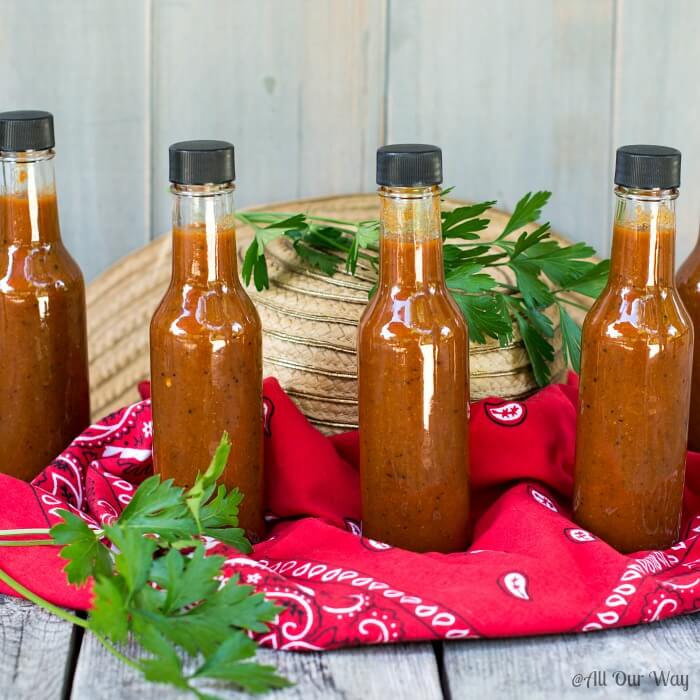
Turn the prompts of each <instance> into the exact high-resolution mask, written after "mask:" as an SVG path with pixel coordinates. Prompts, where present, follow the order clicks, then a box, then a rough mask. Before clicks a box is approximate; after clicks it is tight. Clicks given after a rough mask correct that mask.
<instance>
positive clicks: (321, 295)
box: [87, 195, 585, 433]
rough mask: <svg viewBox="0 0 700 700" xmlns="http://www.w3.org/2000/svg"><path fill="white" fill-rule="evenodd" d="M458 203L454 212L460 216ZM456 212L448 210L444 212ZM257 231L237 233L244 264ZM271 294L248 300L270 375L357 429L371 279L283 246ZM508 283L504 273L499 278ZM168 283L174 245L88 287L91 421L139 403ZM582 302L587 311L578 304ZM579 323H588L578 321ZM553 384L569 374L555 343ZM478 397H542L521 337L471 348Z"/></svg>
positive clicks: (352, 209)
mask: <svg viewBox="0 0 700 700" xmlns="http://www.w3.org/2000/svg"><path fill="white" fill-rule="evenodd" d="M454 204H455V202H453V203H452V206H454ZM377 206H378V205H377V198H376V195H355V196H347V197H332V198H324V199H306V200H298V201H294V202H284V203H279V204H274V205H265V206H261V207H256V209H257V210H262V211H284V212H299V211H304V212H308V213H313V214H317V215H322V216H330V217H335V218H340V219H348V220H360V219H368V218H374V217H376V216H377ZM446 206H450V202H447V203H446ZM489 216H490V218H491V226H490V227H489V229H487V230H486V231H485V232H484V235H485V236H489V235H496V234H497V233H498V232H499V231H501V230H502V229H503V225H504V223H505V221H506V220H507V218H508V217H507V215H506V214H504V213H502V212H498V211H494V210H492V211H491V212H490V213H489ZM250 236H251V231H250V230H247V229H246V228H245V227H241V228H240V229H239V231H238V240H239V256H240V254H241V253H242V251H244V250H245V248H246V246H247V244H248V241H249V240H250ZM267 253H268V254H267V259H268V267H269V274H270V282H271V288H270V289H269V290H266V291H264V292H257V291H256V290H255V289H253V288H252V286H251V288H250V289H249V290H248V291H249V293H250V295H251V297H252V299H253V301H254V302H255V305H256V306H257V308H258V312H259V313H260V317H261V319H262V324H263V355H264V371H265V374H266V375H274V376H275V377H277V378H278V379H279V381H280V383H281V385H282V386H283V387H284V388H285V390H286V391H287V392H288V393H289V394H290V396H292V398H293V399H294V400H295V401H296V402H297V404H298V405H299V407H300V408H301V410H302V411H303V412H304V414H305V415H306V416H307V417H308V418H309V420H311V421H312V422H313V423H315V424H316V425H317V426H318V427H319V428H320V429H321V430H323V431H324V432H326V433H332V432H338V431H340V430H348V429H351V428H353V427H356V425H357V381H356V377H355V374H356V354H355V342H356V334H357V323H358V320H359V318H360V315H361V314H362V311H363V309H364V306H365V305H366V303H367V294H368V291H369V289H370V288H371V286H372V283H373V273H372V271H371V269H369V268H362V269H360V271H359V274H358V276H356V277H352V276H349V275H346V274H344V273H340V272H339V273H337V274H336V275H335V276H334V277H332V278H329V277H326V276H324V275H323V274H322V273H319V272H318V271H316V270H314V269H311V268H309V267H307V266H306V265H304V264H303V263H302V262H301V261H300V260H299V259H298V258H297V257H296V255H295V254H294V251H293V249H292V248H291V246H289V245H288V242H287V241H286V240H285V239H278V240H277V241H275V242H273V243H272V244H271V245H270V246H269V247H268V251H267ZM499 273H500V269H499ZM169 280H170V236H169V235H165V236H161V237H160V238H158V239H157V240H155V241H153V242H152V243H150V244H149V245H147V246H145V247H144V248H142V249H141V250H139V251H137V252H135V253H133V254H131V255H129V256H127V257H126V258H124V259H123V260H121V261H119V262H118V263H117V264H116V265H114V266H113V267H112V268H110V269H109V270H107V271H106V272H105V273H103V274H102V275H101V276H100V277H98V278H97V279H96V280H95V281H94V282H92V284H90V285H89V286H88V292H87V298H88V338H89V346H90V363H91V364H90V380H91V391H92V409H93V414H94V415H95V416H96V417H98V416H103V415H105V414H106V413H109V412H111V411H113V410H116V409H117V408H119V407H121V406H123V405H125V404H127V403H129V402H132V401H135V400H136V399H137V398H138V396H137V393H136V384H137V383H138V382H139V381H140V380H143V379H146V378H147V377H148V374H149V356H148V327H149V322H150V319H151V316H152V314H153V312H154V311H155V308H156V306H157V305H158V302H159V301H160V299H161V297H162V296H163V293H164V291H165V289H166V287H167V285H168V282H169ZM578 301H579V302H582V303H583V302H585V300H583V299H578ZM578 320H580V318H579V319H578ZM555 347H556V350H557V352H556V358H555V361H554V363H553V365H552V375H553V377H554V379H558V378H560V377H561V376H562V374H563V372H564V370H565V367H564V362H563V358H562V353H561V340H560V337H559V333H558V330H557V333H556V335H555ZM470 372H471V396H472V398H473V399H478V398H482V397H484V396H488V395H498V396H503V397H508V398H516V397H522V396H525V395H527V394H529V393H531V392H532V391H533V390H534V389H536V383H535V381H534V378H533V376H532V372H531V369H530V364H529V361H528V358H527V353H526V352H525V349H524V347H523V345H522V341H521V340H520V338H519V336H518V334H517V333H516V334H515V338H514V342H513V343H512V344H511V345H509V346H508V347H505V348H500V347H499V346H498V343H497V342H495V341H493V342H489V343H487V344H486V345H478V344H472V345H471V347H470Z"/></svg>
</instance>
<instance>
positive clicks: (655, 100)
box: [614, 0, 700, 264]
mask: <svg viewBox="0 0 700 700" xmlns="http://www.w3.org/2000/svg"><path fill="white" fill-rule="evenodd" d="M699 26H700V3H698V2H696V0H676V1H675V2H673V3H672V4H670V5H669V4H666V3H658V2H655V1H654V0H635V2H630V1H629V0H620V4H619V12H618V28H617V37H618V39H617V44H618V52H617V53H618V56H617V64H616V85H617V89H616V95H615V101H616V109H615V111H616V123H615V129H614V140H615V145H616V146H622V145H624V144H629V143H658V144H661V145H665V146H674V147H676V148H678V149H680V151H681V153H682V154H683V162H682V168H681V196H680V198H679V199H678V239H677V240H678V245H677V251H676V261H677V262H678V263H679V264H680V262H682V261H683V260H684V259H685V257H686V256H687V254H688V253H689V252H690V250H691V248H692V247H693V245H694V244H695V241H696V240H697V237H698V225H699V224H700V126H699V125H698V113H699V111H700V90H698V79H699V78H700V41H698V39H697V29H698V27H699Z"/></svg>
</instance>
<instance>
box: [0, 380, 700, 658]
mask: <svg viewBox="0 0 700 700" xmlns="http://www.w3.org/2000/svg"><path fill="white" fill-rule="evenodd" d="M576 391H577V389H576V378H575V377H574V376H573V375H572V377H570V379H569V382H568V384H566V385H558V386H550V387H548V388H547V389H544V390H543V391H541V392H539V393H538V394H537V395H535V396H533V397H532V398H530V399H528V400H527V401H524V402H503V401H499V400H497V399H493V400H486V401H481V402H479V403H476V404H474V405H473V406H472V419H471V427H470V429H471V438H472V443H471V444H472V452H471V457H472V481H473V485H474V497H473V500H474V504H475V518H476V522H475V537H474V542H473V545H472V546H471V547H470V549H469V550H468V551H466V552H459V553H455V554H449V555H443V554H414V553H412V552H407V551H403V550H400V549H396V548H392V547H388V546H386V545H384V544H382V543H380V542H375V541H373V540H370V539H365V538H363V537H361V536H360V535H359V534H358V531H359V528H358V517H359V496H358V490H359V489H358V475H357V466H356V465H357V434H356V433H347V434H344V435H338V436H335V437H332V438H326V437H324V436H322V435H321V434H320V433H318V432H317V431H316V430H315V429H314V428H313V427H312V426H311V425H310V424H309V423H308V422H307V421H306V420H305V419H304V417H303V416H302V415H301V414H300V413H299V411H298V410H297V409H296V407H295V406H294V404H293V403H292V402H291V400H290V399H289V397H287V396H286V394H285V393H284V392H283V391H282V389H281V388H280V386H279V384H278V383H277V382H276V381H275V380H274V379H267V380H266V381H265V434H266V437H265V454H266V468H267V483H268V486H269V496H268V508H269V511H270V512H271V513H272V514H274V516H273V523H272V525H271V529H270V537H269V538H268V539H267V540H265V541H264V542H262V543H261V544H259V545H257V546H256V547H255V550H254V553H253V554H252V555H251V556H244V555H241V554H238V553H236V552H234V551H233V550H230V549H226V548H225V547H223V546H222V545H220V544H218V543H211V549H212V551H220V552H222V553H224V554H226V556H227V557H228V560H227V564H226V572H228V573H231V572H234V571H238V572H240V573H241V575H242V579H243V581H245V582H249V583H251V584H254V585H255V586H256V587H257V588H258V589H259V590H261V591H265V592H266V593H267V595H268V596H269V597H270V598H273V599H276V600H278V601H279V602H280V603H284V604H285V606H286V608H285V612H284V613H282V615H281V616H280V619H279V621H278V622H277V623H276V624H275V625H274V626H273V628H272V630H271V631H270V632H269V633H268V634H265V635H263V636H262V637H261V640H262V642H263V643H265V644H267V645H269V646H272V647H275V648H283V649H319V648H321V649H330V648H334V647H340V646H345V645H353V644H372V643H381V642H396V641H405V640H419V639H435V638H451V639H454V638H463V637H477V636H486V637H494V636H512V635H526V634H543V633H551V632H577V631H587V630H594V629H601V628H607V627H618V626H623V625H632V624H637V623H640V622H650V621H653V620H658V619H661V618H665V617H669V616H672V615H679V614H682V613H688V612H692V611H697V610H699V609H700V544H699V540H700V538H699V537H698V535H700V455H696V454H692V453H691V454H689V458H688V476H687V486H686V493H685V513H684V519H683V531H682V536H683V540H682V541H681V542H679V543H678V544H677V545H675V546H674V547H672V548H671V549H669V550H666V551H664V552H656V551H655V552H640V553H638V554H636V555H633V556H624V555H621V554H619V553H618V552H616V551H615V550H614V549H613V548H612V547H610V546H608V545H607V544H605V542H602V541H601V540H599V539H597V538H596V537H593V536H592V535H590V534H589V533H588V532H586V531H584V530H582V529H580V528H578V527H577V526H576V525H575V524H574V523H573V522H571V520H570V519H569V503H568V499H569V496H570V493H571V484H572V477H571V471H572V463H573V454H574V433H575V419H576V411H575V403H576ZM151 434H152V424H151V408H150V402H149V401H148V400H144V401H141V402H140V403H137V404H135V405H133V406H130V407H129V408H126V409H124V410H122V411H120V412H118V413H116V414H114V415H112V416H110V417H108V418H106V419H105V420H103V421H102V422H100V423H98V424H97V425H94V426H92V427H91V428H90V429H89V430H88V431H86V432H85V433H84V434H83V435H81V436H80V437H79V438H78V439H76V440H75V442H74V443H73V444H72V445H71V447H70V448H68V449H67V450H66V451H65V452H64V453H63V454H62V455H61V456H60V457H58V459H56V460H55V461H54V462H53V463H52V464H51V465H50V466H49V467H48V468H47V469H46V470H44V472H43V473H42V474H41V475H40V476H39V477H37V479H35V481H34V482H33V484H32V485H29V484H25V483H23V482H21V481H17V480H15V479H13V478H11V477H8V476H0V527H1V528H3V529H5V528H19V527H43V526H46V525H49V524H52V523H54V522H55V521H56V516H55V512H56V510H57V509H58V508H65V507H66V506H69V507H71V508H72V509H73V510H75V511H76V512H80V513H82V514H83V517H85V518H86V519H88V520H90V519H92V520H93V521H101V522H104V521H109V520H110V519H111V518H114V517H115V516H116V515H117V514H118V512H119V510H120V509H121V508H122V506H123V504H124V503H126V502H128V500H129V499H130V497H131V494H132V493H133V491H134V488H135V486H134V485H135V484H137V483H139V482H140V481H141V480H142V479H143V478H144V477H145V476H146V475H147V474H149V473H150V471H151V462H150V447H151ZM63 564H64V562H63V561H62V560H60V559H59V558H58V556H57V549H56V548H49V547H47V548H43V547H39V548H37V547H34V548H26V549H22V548H2V549H0V566H1V567H2V569H4V570H6V571H7V572H8V573H9V574H10V575H11V576H13V577H15V578H17V579H18V580H20V581H21V582H22V583H23V584H24V585H26V586H27V587H29V588H30V589H32V590H33V591H36V592H37V593H39V594H40V595H42V596H44V597H45V598H47V599H49V600H50V601H52V602H54V603H58V604H60V605H64V606H67V607H72V608H86V607H88V606H89V603H90V592H89V588H88V587H83V588H82V589H77V588H74V587H72V586H69V585H67V584H66V582H65V577H64V576H63V575H62V573H61V568H62V566H63ZM3 590H4V591H6V592H10V591H9V590H8V589H7V588H4V589H3Z"/></svg>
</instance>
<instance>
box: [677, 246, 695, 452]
mask: <svg viewBox="0 0 700 700" xmlns="http://www.w3.org/2000/svg"><path fill="white" fill-rule="evenodd" d="M676 282H677V284H678V293H679V294H680V295H681V299H683V303H684V304H685V308H686V309H687V310H688V313H689V314H690V318H691V319H692V321H693V329H694V330H695V334H696V336H697V334H698V331H699V330H700V239H698V242H697V244H696V245H695V248H693V250H692V251H691V253H690V255H689V256H688V258H687V259H686V261H685V262H684V263H683V264H682V265H681V266H680V268H678V272H677V273H676ZM688 449H690V450H693V451H694V452H700V342H699V343H696V345H695V350H694V352H693V377H692V379H691V389H690V422H689V423H688Z"/></svg>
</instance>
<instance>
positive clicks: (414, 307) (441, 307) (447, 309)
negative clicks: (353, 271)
mask: <svg viewBox="0 0 700 700" xmlns="http://www.w3.org/2000/svg"><path fill="white" fill-rule="evenodd" d="M359 333H360V337H361V338H362V337H363V336H371V335H377V336H381V337H383V338H385V339H391V338H409V337H411V336H414V337H416V338H421V337H424V336H431V337H442V338H450V337H457V338H464V340H465V342H466V337H467V325H466V321H465V319H464V316H463V315H462V312H461V311H460V310H459V307H458V306H457V305H456V303H455V302H454V300H453V299H452V297H451V296H450V294H449V292H448V291H447V290H437V291H428V292H426V291H412V292H410V293H409V292H401V291H399V292H398V293H392V290H385V291H384V292H378V293H377V294H376V295H375V296H374V298H373V299H372V300H371V301H370V303H369V304H368V306H367V307H366V309H365V312H364V313H363V315H362V318H361V320H360V330H359Z"/></svg>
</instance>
